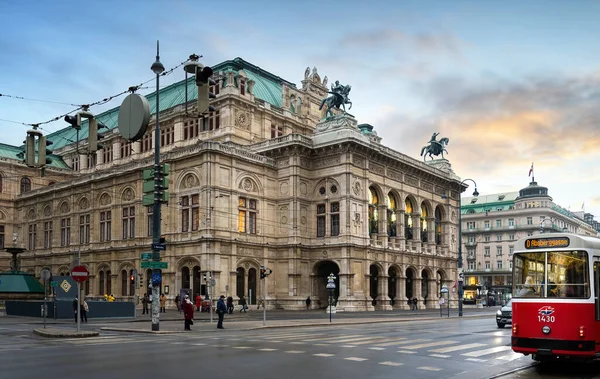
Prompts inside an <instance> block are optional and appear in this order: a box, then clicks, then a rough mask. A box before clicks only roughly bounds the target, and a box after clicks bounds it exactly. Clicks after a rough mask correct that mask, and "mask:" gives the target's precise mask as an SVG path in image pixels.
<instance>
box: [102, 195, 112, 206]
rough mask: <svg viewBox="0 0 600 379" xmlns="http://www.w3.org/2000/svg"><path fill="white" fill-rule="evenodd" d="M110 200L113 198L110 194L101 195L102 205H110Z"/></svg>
mask: <svg viewBox="0 0 600 379" xmlns="http://www.w3.org/2000/svg"><path fill="white" fill-rule="evenodd" d="M110 202H111V198H110V195H109V194H107V193H103V194H102V196H100V205H108V204H110Z"/></svg>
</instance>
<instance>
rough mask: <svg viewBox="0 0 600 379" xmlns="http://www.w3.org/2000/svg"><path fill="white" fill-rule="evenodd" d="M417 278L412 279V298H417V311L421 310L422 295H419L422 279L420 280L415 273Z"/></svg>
mask: <svg viewBox="0 0 600 379" xmlns="http://www.w3.org/2000/svg"><path fill="white" fill-rule="evenodd" d="M417 275H418V276H417V277H415V278H413V282H414V288H415V291H414V297H416V298H417V300H418V303H417V305H418V306H419V309H423V306H424V305H423V294H422V293H421V292H422V290H421V288H422V282H423V278H421V276H420V275H419V273H417Z"/></svg>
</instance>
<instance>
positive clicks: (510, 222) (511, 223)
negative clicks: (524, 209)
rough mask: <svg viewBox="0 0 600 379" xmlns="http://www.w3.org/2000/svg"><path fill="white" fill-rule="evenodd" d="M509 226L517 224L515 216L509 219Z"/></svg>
mask: <svg viewBox="0 0 600 379" xmlns="http://www.w3.org/2000/svg"><path fill="white" fill-rule="evenodd" d="M508 226H515V219H514V218H509V219H508Z"/></svg>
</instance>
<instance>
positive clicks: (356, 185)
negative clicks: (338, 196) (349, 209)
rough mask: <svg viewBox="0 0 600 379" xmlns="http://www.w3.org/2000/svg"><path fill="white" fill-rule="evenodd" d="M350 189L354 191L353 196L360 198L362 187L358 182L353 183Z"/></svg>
mask: <svg viewBox="0 0 600 379" xmlns="http://www.w3.org/2000/svg"><path fill="white" fill-rule="evenodd" d="M352 189H353V190H354V194H355V195H356V196H360V194H361V193H362V186H361V185H360V182H354V185H353V186H352Z"/></svg>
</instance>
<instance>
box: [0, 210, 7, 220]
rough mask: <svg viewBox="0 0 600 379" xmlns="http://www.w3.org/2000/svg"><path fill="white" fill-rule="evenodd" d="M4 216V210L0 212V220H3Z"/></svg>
mask: <svg viewBox="0 0 600 379" xmlns="http://www.w3.org/2000/svg"><path fill="white" fill-rule="evenodd" d="M5 218H6V216H4V212H0V220H4V219H5Z"/></svg>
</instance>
